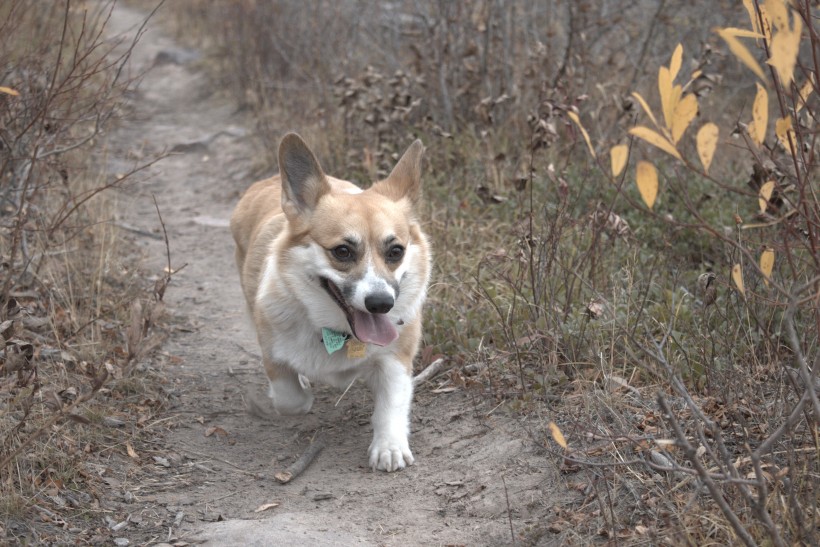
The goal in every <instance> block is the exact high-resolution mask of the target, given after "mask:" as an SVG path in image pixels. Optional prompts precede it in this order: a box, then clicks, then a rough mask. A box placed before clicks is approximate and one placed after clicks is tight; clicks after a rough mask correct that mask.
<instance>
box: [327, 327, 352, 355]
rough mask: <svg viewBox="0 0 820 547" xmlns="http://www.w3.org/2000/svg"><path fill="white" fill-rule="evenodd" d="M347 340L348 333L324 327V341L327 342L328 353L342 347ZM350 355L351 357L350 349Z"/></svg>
mask: <svg viewBox="0 0 820 547" xmlns="http://www.w3.org/2000/svg"><path fill="white" fill-rule="evenodd" d="M346 341H347V334H345V333H343V332H339V331H335V330H331V329H328V328H325V327H322V342H323V343H324V344H325V349H326V350H327V354H328V355H330V354H332V353H333V352H336V351H339V350H340V349H342V346H344V345H345V342H346ZM348 357H350V350H348Z"/></svg>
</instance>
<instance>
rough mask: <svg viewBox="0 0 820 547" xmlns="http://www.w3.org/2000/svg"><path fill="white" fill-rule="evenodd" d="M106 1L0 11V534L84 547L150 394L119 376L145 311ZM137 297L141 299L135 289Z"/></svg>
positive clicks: (116, 51)
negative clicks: (110, 129) (136, 311)
mask: <svg viewBox="0 0 820 547" xmlns="http://www.w3.org/2000/svg"><path fill="white" fill-rule="evenodd" d="M109 9H110V5H95V6H93V7H91V8H86V7H85V6H77V7H73V6H72V5H71V4H70V3H68V2H65V3H62V2H58V3H49V4H48V5H47V7H44V6H43V5H42V4H41V3H39V2H31V1H28V0H13V1H11V2H4V3H3V4H2V6H0V57H2V58H3V61H4V65H3V66H4V68H3V69H0V86H3V87H4V88H7V89H6V91H5V92H2V93H0V200H2V201H1V202H0V233H2V237H0V261H1V262H2V272H3V275H2V278H0V279H2V282H0V342H2V344H1V345H2V347H0V537H2V538H4V541H8V542H20V541H22V542H26V541H32V542H36V543H41V542H42V543H55V542H56V543H64V542H75V541H85V542H91V543H98V542H101V541H106V540H107V539H108V538H110V536H111V532H110V530H108V529H107V528H106V527H100V523H102V522H103V521H102V520H101V519H89V515H99V514H102V513H103V512H104V511H103V510H102V509H101V505H100V502H101V499H102V498H104V497H105V495H106V494H102V493H101V492H100V487H101V485H102V481H103V480H104V477H105V475H106V469H107V468H108V466H113V465H115V463H112V456H114V460H116V459H117V458H116V456H118V455H120V454H125V451H126V450H125V447H126V444H128V446H132V445H135V446H139V440H140V438H141V434H140V428H141V427H142V424H145V423H146V422H147V421H149V420H150V418H151V417H152V416H153V415H154V414H155V413H156V412H158V411H159V410H160V409H161V408H162V405H163V397H162V396H161V395H160V394H159V391H158V389H157V379H156V378H155V377H152V375H151V374H150V373H146V374H143V375H141V376H140V378H133V377H128V371H129V369H130V368H131V367H134V366H135V365H136V364H137V359H136V358H137V357H138V355H137V352H138V348H132V347H129V345H128V340H129V339H130V340H139V341H142V340H144V338H145V337H144V336H143V335H144V334H145V333H144V332H140V333H139V335H137V334H134V333H132V331H133V330H134V329H135V328H136V329H139V330H141V331H142V330H145V331H151V330H153V329H154V325H153V324H152V323H151V320H152V319H155V318H156V315H154V316H152V315H151V313H149V311H150V310H149V311H145V313H144V314H143V315H141V316H140V317H139V318H138V320H139V321H138V325H136V326H134V325H133V320H132V315H133V312H132V308H133V305H134V302H139V301H140V300H142V302H143V303H142V307H143V308H145V309H148V308H149V307H151V309H153V306H154V305H155V300H156V299H154V298H153V297H151V296H150V294H151V293H150V287H151V285H149V284H147V283H146V282H145V281H144V280H143V279H142V278H141V276H140V273H139V272H138V271H136V269H135V268H134V266H133V265H132V264H134V262H135V257H134V251H133V249H130V248H129V247H128V245H125V244H124V243H123V241H122V239H121V237H120V235H119V234H118V231H117V229H116V227H115V226H114V225H113V223H112V219H113V218H114V216H115V214H114V211H115V209H116V203H115V202H114V201H113V199H112V197H111V195H110V193H108V192H106V191H107V190H109V189H110V188H114V187H117V186H122V185H125V184H127V182H128V176H129V175H128V174H125V175H124V176H120V177H116V178H115V177H113V176H112V175H109V174H107V173H104V172H101V171H100V167H99V166H100V165H101V164H102V165H104V162H101V161H100V160H101V156H102V153H103V152H102V149H101V148H100V142H101V141H102V137H101V130H102V129H103V128H104V127H106V126H107V124H108V123H109V122H110V121H111V120H112V119H113V116H114V112H115V104H116V101H117V100H118V99H119V96H120V94H121V93H122V92H123V91H124V90H126V89H128V87H129V85H130V82H128V81H124V80H123V79H122V73H121V71H120V69H121V67H122V65H123V63H125V62H126V61H127V58H128V55H129V53H130V48H129V46H128V44H125V45H124V46H122V47H118V46H117V45H116V44H113V43H111V42H109V41H106V39H105V36H104V29H105V24H106V20H107V17H108V14H109V13H110V12H109ZM146 289H148V290H146Z"/></svg>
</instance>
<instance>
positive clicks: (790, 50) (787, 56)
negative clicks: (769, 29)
mask: <svg viewBox="0 0 820 547" xmlns="http://www.w3.org/2000/svg"><path fill="white" fill-rule="evenodd" d="M802 32H803V20H802V19H800V17H795V18H794V28H793V29H789V27H788V26H786V27H783V28H781V29H779V30H778V31H777V34H775V35H774V36H773V37H772V43H771V47H770V48H769V51H771V57H769V60H768V61H766V62H767V63H768V64H770V65H772V66H773V67H774V69H775V70H776V71H777V75H778V76H780V81H781V83H782V84H783V87H785V88H788V87H789V85H790V84H791V82H792V79H793V78H794V65H795V64H796V63H797V53H798V52H799V51H800V34H801V33H802Z"/></svg>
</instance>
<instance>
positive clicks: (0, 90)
mask: <svg viewBox="0 0 820 547" xmlns="http://www.w3.org/2000/svg"><path fill="white" fill-rule="evenodd" d="M0 93H5V94H6V95H11V96H12V97H17V96H18V95H20V93H18V92H17V91H16V90H14V89H12V88H10V87H6V86H2V85H0Z"/></svg>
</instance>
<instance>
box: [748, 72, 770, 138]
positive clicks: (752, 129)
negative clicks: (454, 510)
mask: <svg viewBox="0 0 820 547" xmlns="http://www.w3.org/2000/svg"><path fill="white" fill-rule="evenodd" d="M755 85H757V95H755V102H754V104H753V105H752V123H750V124H749V136H751V137H752V140H753V141H754V142H755V143H756V144H757V145H758V146H760V145H761V144H763V140H764V139H765V138H766V126H767V125H768V124H769V94H768V93H767V92H766V89H765V88H764V87H763V86H762V85H760V84H759V83H756V84H755Z"/></svg>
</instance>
